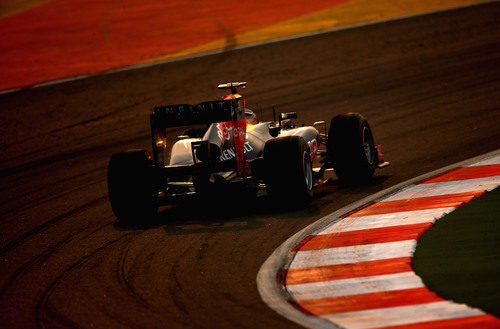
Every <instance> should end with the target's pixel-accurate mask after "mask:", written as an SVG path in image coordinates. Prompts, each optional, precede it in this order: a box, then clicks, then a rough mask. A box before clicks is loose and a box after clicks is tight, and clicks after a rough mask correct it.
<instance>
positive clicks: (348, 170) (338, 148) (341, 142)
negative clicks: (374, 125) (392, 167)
mask: <svg viewBox="0 0 500 329" xmlns="http://www.w3.org/2000/svg"><path fill="white" fill-rule="evenodd" d="M327 153H328V157H329V158H330V159H331V160H332V162H333V168H334V170H335V174H336V175H337V177H338V178H339V180H340V181H341V182H342V183H344V184H348V185H352V184H359V183H363V182H366V181H368V180H369V179H370V178H371V177H372V176H373V172H374V171H375V167H376V165H377V163H376V156H377V155H376V150H375V144H374V142H373V134H372V131H371V129H370V126H369V125H368V122H367V121H366V119H365V118H364V117H363V116H362V115H361V114H359V113H346V114H341V115H338V116H336V117H334V118H333V119H332V121H331V124H330V131H329V132H328V145H327Z"/></svg>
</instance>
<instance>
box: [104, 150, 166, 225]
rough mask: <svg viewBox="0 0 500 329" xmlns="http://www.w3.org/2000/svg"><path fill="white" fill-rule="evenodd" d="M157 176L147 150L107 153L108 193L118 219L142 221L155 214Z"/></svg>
mask: <svg viewBox="0 0 500 329" xmlns="http://www.w3.org/2000/svg"><path fill="white" fill-rule="evenodd" d="M157 181H158V180H157V178H156V177H155V172H154V169H153V162H152V160H151V156H150V155H149V153H148V152H146V151H143V150H131V151H126V152H121V153H116V154H113V155H112V156H111V159H110V160H109V165H108V192H109V200H110V202H111V208H112V209H113V212H114V214H115V215H116V217H117V218H118V220H119V221H120V222H127V223H131V222H135V223H139V222H144V221H148V220H151V219H152V218H153V217H154V216H156V215H157V213H158V188H157V187H156V184H157Z"/></svg>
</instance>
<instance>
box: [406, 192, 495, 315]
mask: <svg viewBox="0 0 500 329" xmlns="http://www.w3.org/2000/svg"><path fill="white" fill-rule="evenodd" d="M499 226H500V188H497V189H495V190H493V191H491V192H489V193H486V194H485V195H483V196H482V197H480V198H479V199H477V200H474V201H473V202H470V203H468V204H466V205H464V206H462V207H460V208H458V209H457V210H455V211H453V212H452V213H450V214H448V215H446V216H445V217H443V218H441V219H439V220H438V221H437V222H436V224H435V225H434V226H433V227H432V228H431V229H430V230H429V231H427V232H426V233H425V234H424V235H423V236H422V237H421V238H420V240H419V241H418V245H417V249H416V252H415V255H414V259H413V268H414V270H415V272H416V273H417V274H418V275H419V276H420V277H421V278H422V279H423V281H424V283H425V285H426V286H427V287H428V288H430V289H431V290H433V291H435V292H436V293H437V294H438V295H440V296H441V297H443V298H445V299H448V300H453V301H455V302H458V303H466V304H468V305H470V306H474V307H479V308H480V309H482V310H483V311H485V312H488V313H491V314H494V315H496V316H497V317H499V316H500V262H499V261H500V257H499V256H500V230H499Z"/></svg>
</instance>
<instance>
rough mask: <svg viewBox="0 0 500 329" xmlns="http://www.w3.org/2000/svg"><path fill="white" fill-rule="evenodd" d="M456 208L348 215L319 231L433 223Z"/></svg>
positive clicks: (341, 230) (327, 231) (345, 230)
mask: <svg viewBox="0 0 500 329" xmlns="http://www.w3.org/2000/svg"><path fill="white" fill-rule="evenodd" d="M454 209H455V208H454V207H447V208H436V209H425V210H416V211H402V212H396V213H390V214H382V215H370V216H361V217H347V218H344V219H343V220H341V221H339V222H337V223H335V224H333V225H330V226H329V227H328V228H327V229H325V230H324V231H321V232H319V233H318V235H322V234H331V233H337V232H349V231H358V230H368V229H374V228H381V227H390V226H400V225H411V224H421V223H432V222H434V221H435V219H436V218H439V217H442V216H444V215H445V214H447V213H449V212H452V211H453V210H454Z"/></svg>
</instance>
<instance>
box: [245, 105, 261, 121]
mask: <svg viewBox="0 0 500 329" xmlns="http://www.w3.org/2000/svg"><path fill="white" fill-rule="evenodd" d="M245 119H247V121H248V122H249V123H250V124H253V125H255V124H257V123H259V119H258V118H257V116H256V115H255V113H254V112H253V111H252V110H249V109H247V108H245Z"/></svg>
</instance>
